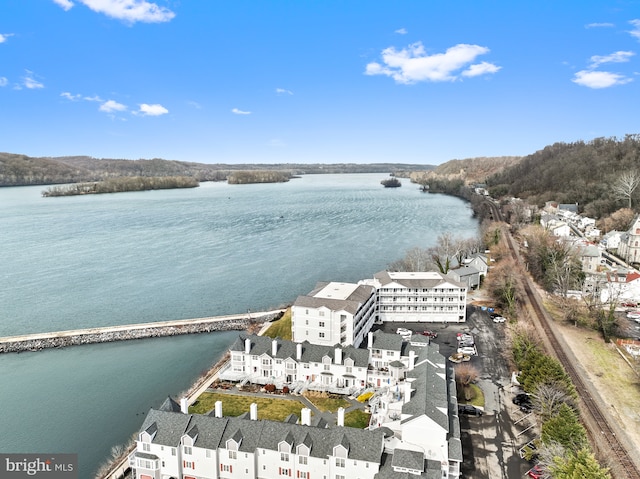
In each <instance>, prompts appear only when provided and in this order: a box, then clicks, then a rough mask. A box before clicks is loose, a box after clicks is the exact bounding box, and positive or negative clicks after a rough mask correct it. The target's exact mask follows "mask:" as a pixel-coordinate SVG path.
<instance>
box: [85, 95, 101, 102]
mask: <svg viewBox="0 0 640 479" xmlns="http://www.w3.org/2000/svg"><path fill="white" fill-rule="evenodd" d="M82 99H83V100H85V101H97V102H100V103H102V102H103V101H104V100H103V99H102V98H100V97H99V96H97V95H96V96H85V97H83V98H82Z"/></svg>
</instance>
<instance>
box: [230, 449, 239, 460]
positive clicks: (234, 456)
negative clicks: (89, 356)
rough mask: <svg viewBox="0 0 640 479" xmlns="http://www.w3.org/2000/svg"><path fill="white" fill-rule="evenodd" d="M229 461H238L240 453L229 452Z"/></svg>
mask: <svg viewBox="0 0 640 479" xmlns="http://www.w3.org/2000/svg"><path fill="white" fill-rule="evenodd" d="M229 459H238V453H237V452H236V451H229Z"/></svg>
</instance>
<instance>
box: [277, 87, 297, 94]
mask: <svg viewBox="0 0 640 479" xmlns="http://www.w3.org/2000/svg"><path fill="white" fill-rule="evenodd" d="M276 93H277V94H278V95H293V92H292V91H291V90H285V89H284V88H276Z"/></svg>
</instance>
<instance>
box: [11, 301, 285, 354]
mask: <svg viewBox="0 0 640 479" xmlns="http://www.w3.org/2000/svg"><path fill="white" fill-rule="evenodd" d="M283 313H284V310H275V311H268V312H263V313H251V314H250V315H248V314H243V315H233V316H219V317H215V318H198V319H184V320H177V321H164V322H158V323H142V324H131V325H125V326H108V327H104V328H91V329H79V330H74V331H58V332H53V333H37V334H29V335H24V336H10V337H5V338H0V353H19V352H23V351H40V350H42V349H48V348H63V347H67V346H76V345H82V344H94V343H109V342H113V341H128V340H132V339H143V338H159V337H166V336H177V335H181V334H197V333H210V332H214V331H232V330H239V331H244V330H247V329H249V328H250V327H252V326H254V325H259V324H262V323H264V322H267V321H272V320H274V319H278V318H279V317H281V316H282V314H283Z"/></svg>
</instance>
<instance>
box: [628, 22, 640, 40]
mask: <svg viewBox="0 0 640 479" xmlns="http://www.w3.org/2000/svg"><path fill="white" fill-rule="evenodd" d="M629 23H630V24H631V25H633V30H631V31H630V32H629V33H630V34H631V36H632V37H635V38H637V39H638V40H640V20H631V21H630V22H629Z"/></svg>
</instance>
